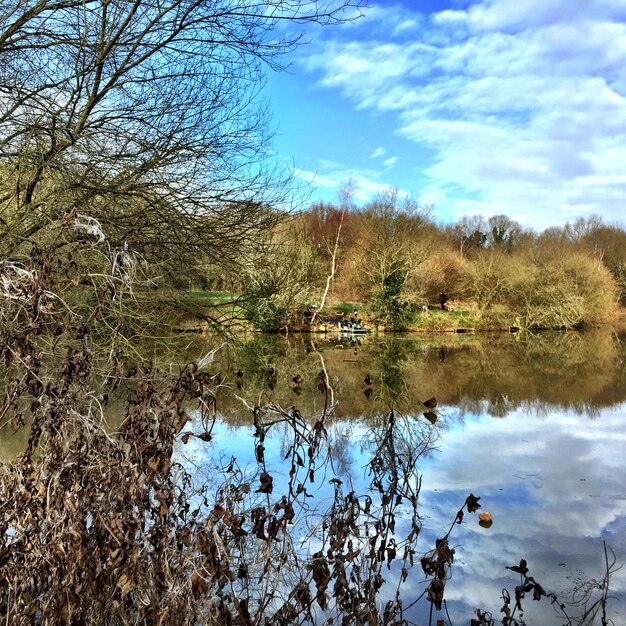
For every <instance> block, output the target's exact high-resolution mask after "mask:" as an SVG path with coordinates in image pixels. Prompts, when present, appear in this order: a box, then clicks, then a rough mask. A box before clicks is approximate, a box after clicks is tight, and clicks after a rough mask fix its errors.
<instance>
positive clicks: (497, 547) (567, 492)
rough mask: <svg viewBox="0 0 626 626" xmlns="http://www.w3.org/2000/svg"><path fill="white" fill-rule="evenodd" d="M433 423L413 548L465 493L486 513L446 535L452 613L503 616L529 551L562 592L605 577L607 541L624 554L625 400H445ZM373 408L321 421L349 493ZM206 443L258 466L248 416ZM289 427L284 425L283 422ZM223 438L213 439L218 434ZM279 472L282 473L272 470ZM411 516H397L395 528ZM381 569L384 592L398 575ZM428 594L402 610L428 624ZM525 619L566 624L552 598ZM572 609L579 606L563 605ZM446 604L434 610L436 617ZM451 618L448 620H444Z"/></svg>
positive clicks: (320, 495)
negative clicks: (568, 403) (580, 408)
mask: <svg viewBox="0 0 626 626" xmlns="http://www.w3.org/2000/svg"><path fill="white" fill-rule="evenodd" d="M440 416H441V417H440V421H439V422H438V423H437V425H436V426H431V425H430V424H428V423H426V421H425V420H424V418H423V417H417V418H416V417H414V416H410V417H408V419H409V420H415V419H418V420H421V421H422V422H424V427H425V428H427V429H435V430H436V432H437V436H438V439H437V446H436V449H435V450H433V451H431V452H430V453H429V454H427V455H424V456H423V457H421V459H420V462H419V467H418V471H419V472H420V473H421V475H422V488H421V492H420V513H421V515H422V517H423V527H422V532H421V534H420V538H419V544H418V545H419V547H420V549H422V550H423V552H424V553H425V552H427V551H428V550H429V549H431V548H432V547H433V546H434V543H435V540H436V539H437V537H441V536H443V535H444V534H445V533H446V532H447V530H448V528H449V527H450V525H451V523H452V522H453V521H454V517H455V514H456V511H457V510H458V509H460V508H461V506H462V505H463V502H464V500H465V498H466V497H467V495H468V494H469V493H470V492H471V493H474V494H475V495H477V496H480V498H481V500H480V503H481V511H489V512H490V513H491V514H492V515H493V518H494V524H493V526H492V527H491V528H490V529H485V528H481V527H480V526H479V525H478V517H477V514H476V515H468V514H466V516H465V520H464V522H463V524H461V525H456V526H455V528H454V530H453V531H452V535H451V538H450V544H451V545H452V546H454V547H455V549H456V560H455V564H454V566H453V568H452V579H451V580H449V581H448V582H447V585H446V599H447V603H448V610H449V613H450V617H451V618H452V623H453V624H461V623H468V622H469V619H470V617H471V616H472V615H473V612H474V609H476V608H482V609H485V610H489V611H491V612H492V613H493V614H494V617H500V613H499V610H500V607H501V604H502V601H501V599H500V593H501V589H502V587H506V588H507V589H508V590H509V591H510V593H511V595H513V594H514V587H515V585H517V584H519V576H518V575H517V574H515V573H513V572H511V571H510V570H507V569H506V566H511V565H516V564H517V563H519V560H520V559H521V558H524V559H526V560H527V561H528V565H529V568H530V574H531V575H532V576H533V577H534V578H535V579H536V580H537V581H538V582H539V583H540V584H541V585H542V586H543V587H544V588H545V589H546V590H548V591H552V592H554V593H556V594H558V595H559V596H560V597H561V599H562V600H563V601H564V602H566V603H567V602H569V601H570V600H571V599H572V593H573V592H574V589H575V588H576V586H577V585H579V584H580V583H581V582H582V581H587V580H589V579H592V578H596V579H601V578H602V576H603V574H604V552H603V540H605V541H606V543H607V544H608V545H609V546H610V547H611V548H612V549H613V550H614V552H615V554H616V556H617V559H618V562H620V563H621V562H623V561H624V559H625V556H626V467H625V465H624V463H623V458H624V452H626V445H625V440H626V420H625V417H626V404H620V405H617V406H615V407H613V408H610V409H603V410H602V411H601V413H600V414H599V415H598V417H597V418H596V419H589V417H586V416H584V415H581V414H579V413H576V412H573V411H563V410H559V409H554V410H552V409H550V408H548V409H547V410H546V411H545V412H543V413H542V414H541V415H537V414H536V412H535V413H533V412H532V411H530V412H529V411H525V410H520V409H518V410H515V411H512V412H511V413H509V414H507V415H506V416H505V417H503V418H494V417H491V416H489V415H487V414H480V415H477V414H464V415H462V414H461V411H460V410H459V409H458V408H443V409H442V410H441V412H440ZM370 426H371V419H368V418H361V419H359V420H336V421H334V422H332V424H331V425H330V426H329V442H330V448H331V450H332V451H333V452H334V454H335V455H336V459H337V462H336V465H335V466H336V467H337V468H340V469H341V470H342V480H344V483H345V484H346V488H349V487H348V485H351V486H352V488H354V489H355V491H356V492H357V493H361V494H362V493H364V492H365V490H366V487H367V484H368V481H367V476H366V470H365V467H366V465H367V462H368V460H369V458H370V456H369V447H368V443H367V433H368V430H369V428H370ZM217 428H218V430H217V432H216V437H215V441H216V442H218V443H217V444H216V447H213V448H212V449H211V450H212V453H215V452H216V451H219V454H220V455H221V456H222V458H227V457H228V456H229V455H231V454H232V455H235V456H237V457H238V460H239V463H240V465H241V466H243V465H245V464H250V467H251V468H254V467H255V466H256V464H255V462H254V458H253V455H252V453H251V451H252V446H251V445H250V442H251V437H252V430H253V429H252V427H251V425H246V426H240V427H233V426H228V425H226V424H225V423H220V424H219V425H218V427H217ZM283 435H284V436H285V437H286V434H285V433H283ZM283 435H279V436H277V437H272V438H269V439H268V440H267V442H266V444H267V446H266V448H267V449H266V457H267V458H268V460H269V459H271V466H272V470H273V471H274V472H276V474H277V477H278V478H277V480H278V481H279V482H278V483H277V484H278V485H279V484H280V481H281V480H286V474H287V471H288V467H285V466H283V467H282V468H281V466H280V459H281V458H282V457H283V455H284V451H285V450H284V448H285V445H287V444H286V442H285V440H284V439H282V436H283ZM219 442H221V443H219ZM193 445H194V446H195V447H196V449H195V451H193V449H189V448H187V449H186V452H187V453H192V456H195V457H196V459H202V458H204V459H205V460H207V457H206V454H207V449H206V447H204V448H202V447H201V446H198V444H193ZM280 474H282V477H283V478H282V479H281V478H280V476H279V475H280ZM330 477H331V475H330V474H327V475H326V476H325V477H324V484H323V485H320V486H319V488H318V491H316V492H315V500H314V501H315V502H316V504H317V505H318V506H320V508H321V509H322V510H323V509H325V508H326V507H327V506H328V505H329V502H330V496H331V494H332V490H331V487H330V486H329V484H328V480H329V478H330ZM408 524H409V519H408V518H404V519H402V516H401V517H400V518H399V519H398V523H397V529H396V532H397V534H398V535H400V534H401V533H402V530H403V526H405V525H408ZM396 575H397V573H396V574H394V572H393V570H392V571H390V572H388V574H387V577H388V585H387V586H386V590H387V592H388V593H389V594H390V595H391V594H392V593H393V590H394V588H395V587H394V586H395V576H396ZM424 588H425V581H424V575H423V573H422V571H421V568H420V567H419V561H418V564H417V565H416V567H415V568H414V569H413V570H412V572H411V574H410V576H409V579H408V581H407V584H406V585H405V587H404V589H405V594H406V595H405V598H406V603H407V604H408V603H410V602H411V601H412V600H414V599H415V598H417V597H418V596H419V595H420V594H421V593H422V592H423V590H424ZM611 591H612V598H613V599H612V600H611V601H610V604H609V609H610V615H611V616H612V617H613V619H614V620H615V623H626V617H625V610H624V602H625V600H626V577H625V575H624V570H622V571H620V572H618V573H616V574H614V575H613V576H612V579H611ZM429 608H430V607H429V605H428V603H427V602H425V601H424V600H423V599H422V601H421V602H419V603H417V604H416V606H414V607H413V608H412V609H411V610H410V611H409V613H408V615H407V617H409V618H410V619H412V620H415V621H416V623H420V624H423V623H428V619H429V616H428V613H429ZM524 608H525V610H526V614H525V616H526V619H527V622H528V623H529V624H542V625H545V626H549V625H550V624H555V625H556V624H561V623H563V617H562V616H558V615H556V613H555V611H554V609H553V608H552V606H551V605H550V603H549V601H548V600H546V599H545V598H543V599H542V601H541V602H533V601H532V599H531V598H530V596H529V597H528V598H527V599H526V600H525V603H524ZM568 611H571V613H570V615H576V614H577V610H574V609H573V608H572V609H568ZM444 618H445V619H447V617H446V615H445V612H441V613H438V612H436V611H435V612H434V614H433V624H434V623H436V619H444ZM446 623H447V622H446Z"/></svg>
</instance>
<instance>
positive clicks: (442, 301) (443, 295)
mask: <svg viewBox="0 0 626 626" xmlns="http://www.w3.org/2000/svg"><path fill="white" fill-rule="evenodd" d="M447 301H448V295H447V294H446V293H444V292H443V291H442V292H441V293H440V294H439V304H440V305H441V310H442V311H447V310H448V307H447V306H446V302H447Z"/></svg>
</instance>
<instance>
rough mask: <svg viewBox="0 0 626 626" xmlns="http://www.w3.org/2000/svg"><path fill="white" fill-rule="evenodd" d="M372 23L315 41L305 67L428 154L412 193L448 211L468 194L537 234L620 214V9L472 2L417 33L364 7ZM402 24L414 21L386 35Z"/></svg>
mask: <svg viewBox="0 0 626 626" xmlns="http://www.w3.org/2000/svg"><path fill="white" fill-rule="evenodd" d="M376 19H377V21H378V25H379V26H380V28H379V29H378V30H376V31H375V33H374V32H372V31H371V30H368V31H367V32H366V33H365V34H364V33H363V32H362V31H358V32H359V39H352V40H351V41H347V42H343V41H341V40H339V39H336V40H331V41H326V42H324V41H323V40H322V41H320V42H318V46H317V48H316V50H315V51H314V52H313V54H310V56H309V57H308V60H307V61H306V67H307V68H308V70H309V71H311V72H316V74H318V75H319V83H318V84H319V85H321V86H323V87H325V88H333V89H338V90H340V91H341V93H342V94H343V96H344V97H345V98H348V99H349V100H350V101H351V102H352V103H353V104H354V105H355V106H356V107H358V108H361V109H369V110H372V111H376V112H377V113H378V114H383V115H388V116H392V118H393V119H395V124H396V129H397V132H398V133H399V134H400V135H401V136H403V137H405V138H408V139H410V140H411V141H413V142H415V143H416V144H418V145H419V146H422V147H428V148H430V149H431V150H434V152H435V157H434V161H433V163H432V165H431V166H430V167H429V168H428V169H427V171H426V174H427V175H428V177H429V184H428V185H427V187H426V188H425V189H421V190H420V193H422V192H423V193H424V194H438V195H439V197H440V205H441V203H444V205H445V207H446V208H447V210H448V211H449V212H450V213H452V214H454V215H458V214H460V213H461V212H463V211H464V210H465V207H466V205H467V202H468V200H472V201H475V202H479V203H481V204H482V206H483V207H484V208H485V209H486V210H488V211H493V212H506V213H509V214H512V213H517V214H520V215H528V216H530V217H529V220H530V221H531V222H533V223H532V224H531V225H533V226H535V227H537V228H542V227H544V226H548V225H551V224H554V223H563V221H564V219H570V218H572V217H576V216H577V215H580V214H584V213H588V212H594V213H599V214H601V215H604V216H605V218H606V219H607V221H614V220H616V219H621V218H622V213H623V207H624V202H625V201H626V182H625V181H624V175H623V173H624V172H625V171H626V73H625V72H624V71H623V68H624V67H626V24H625V23H624V21H625V20H626V2H624V1H623V0H555V1H554V2H545V0H531V1H528V2H517V1H514V0H483V1H480V2H475V3H474V4H473V5H472V6H470V7H469V8H468V9H467V10H466V11H460V10H455V11H450V10H447V11H442V12H440V13H436V14H434V15H432V16H431V17H430V21H429V22H428V23H427V24H428V27H427V28H425V27H424V26H423V24H424V19H425V18H424V16H423V15H419V14H417V13H415V14H414V16H411V15H410V14H408V13H407V12H406V11H405V12H404V13H401V14H400V15H399V16H398V15H394V14H393V12H392V11H386V10H384V9H382V8H380V7H378V8H377V10H376ZM411 19H415V20H417V21H418V23H420V24H422V27H421V28H419V29H402V37H403V39H402V40H397V41H396V40H394V39H393V35H392V33H393V32H395V31H394V29H397V27H398V25H400V24H403V23H407V24H408V23H409V22H410V20H411ZM385 23H386V24H388V26H389V28H388V30H387V32H388V33H391V34H389V35H388V36H387V38H386V39H385V38H383V37H382V35H381V31H382V30H383V26H384V24H385ZM370 24H371V22H370ZM368 28H370V27H369V26H368ZM351 32H353V33H356V32H357V30H356V29H353V31H351ZM368 33H369V35H368ZM407 37H408V38H407Z"/></svg>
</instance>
